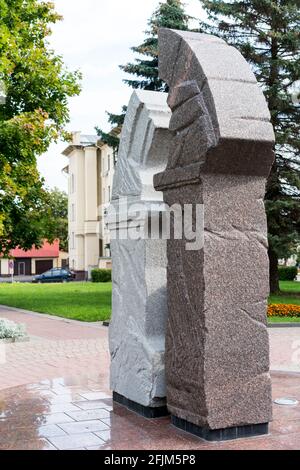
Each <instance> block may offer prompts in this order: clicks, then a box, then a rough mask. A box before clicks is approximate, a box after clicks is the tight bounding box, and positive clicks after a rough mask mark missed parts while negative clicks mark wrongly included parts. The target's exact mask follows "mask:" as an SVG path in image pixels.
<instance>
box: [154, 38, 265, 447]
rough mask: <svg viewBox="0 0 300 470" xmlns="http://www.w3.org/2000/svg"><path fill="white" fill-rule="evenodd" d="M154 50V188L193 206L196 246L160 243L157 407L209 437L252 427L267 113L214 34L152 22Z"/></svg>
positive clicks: (260, 407)
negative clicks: (160, 137) (159, 164)
mask: <svg viewBox="0 0 300 470" xmlns="http://www.w3.org/2000/svg"><path fill="white" fill-rule="evenodd" d="M159 54H160V58H159V72H160V78H161V79H162V80H164V81H165V82H167V83H168V85H169V87H170V93H169V97H168V104H169V106H170V108H171V109H172V118H171V121H170V131H171V132H172V136H173V137H172V143H171V148H170V153H169V159H168V165H167V168H166V170H165V171H163V172H161V173H159V174H157V175H155V178H154V182H155V188H156V189H157V190H158V191H163V193H164V201H165V202H166V203H167V204H168V205H169V206H171V205H172V204H174V203H177V204H180V205H181V207H182V208H183V207H184V205H185V204H193V206H195V205H197V204H201V205H203V208H204V247H203V248H202V249H200V250H199V249H198V250H197V251H187V250H186V240H184V239H183V240H174V239H171V240H170V241H168V248H167V254H168V322H167V333H166V381H167V403H168V408H169V411H170V412H171V414H172V421H173V423H174V424H175V425H176V426H178V427H180V428H182V429H185V430H186V431H189V432H192V433H195V434H197V435H199V436H201V437H204V438H206V439H209V440H219V439H220V440H221V439H231V438H237V437H241V436H247V435H255V434H264V433H266V432H268V422H269V421H270V420H271V417H272V401H271V381H270V375H269V341H268V332H267V326H266V306H267V297H268V291H269V284H268V256H267V224H266V215H265V209H264V201H263V200H264V194H265V184H266V178H267V177H268V174H269V172H270V169H271V166H272V163H273V160H274V153H273V146H274V133H273V129H272V126H271V124H270V114H269V111H268V108H267V105H266V102H265V99H264V96H263V93H262V91H261V90H260V88H259V86H258V84H257V81H256V79H255V76H254V75H253V73H252V72H251V70H250V67H249V65H248V64H247V63H246V61H245V60H244V58H243V57H242V55H241V54H240V53H239V52H238V51H237V50H236V49H235V48H233V47H230V46H228V45H227V44H226V43H225V42H224V41H223V40H221V39H219V38H216V37H213V36H207V35H202V34H197V33H190V32H182V31H173V30H168V29H162V30H160V32H159Z"/></svg>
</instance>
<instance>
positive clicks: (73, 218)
mask: <svg viewBox="0 0 300 470" xmlns="http://www.w3.org/2000/svg"><path fill="white" fill-rule="evenodd" d="M71 214H72V222H75V204H72V212H71Z"/></svg>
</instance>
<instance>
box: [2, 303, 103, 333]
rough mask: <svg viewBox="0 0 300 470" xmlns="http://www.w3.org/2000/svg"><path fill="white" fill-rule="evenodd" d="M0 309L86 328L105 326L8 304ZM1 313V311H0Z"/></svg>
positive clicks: (101, 323) (101, 327)
mask: <svg viewBox="0 0 300 470" xmlns="http://www.w3.org/2000/svg"><path fill="white" fill-rule="evenodd" d="M0 309H3V310H10V311H12V312H18V313H23V314H25V315H31V316H34V317H38V318H41V316H42V317H43V318H47V319H48V320H57V321H62V322H64V323H71V324H73V325H79V326H87V327H88V328H97V329H106V327H104V326H103V322H102V321H101V322H84V321H80V320H72V319H69V318H63V317H57V316H55V315H49V314H47V313H42V312H40V313H39V312H31V311H30V310H24V309H22V308H17V307H10V306H8V305H2V304H1V305H0ZM0 313H1V312H0Z"/></svg>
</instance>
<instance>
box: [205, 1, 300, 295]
mask: <svg viewBox="0 0 300 470" xmlns="http://www.w3.org/2000/svg"><path fill="white" fill-rule="evenodd" d="M202 3H203V6H204V9H205V10H206V11H207V13H208V16H209V22H208V24H206V25H204V26H202V31H205V32H211V33H213V34H217V35H219V36H221V37H223V38H224V39H225V40H226V41H227V42H229V43H231V44H232V45H234V46H235V47H237V48H238V49H239V50H240V51H241V53H242V54H243V55H244V57H245V58H246V60H247V61H248V62H249V63H250V64H251V66H252V67H253V71H254V73H255V74H256V77H257V79H258V81H259V83H260V84H261V86H262V89H263V91H264V93H265V97H266V99H267V102H268V105H269V109H270V113H271V120H272V124H273V126H274V130H275V133H276V148H275V152H276V162H275V164H274V166H273V168H272V171H271V174H270V177H269V179H268V184H267V194H266V209H267V215H268V229H269V242H270V251H271V252H272V258H273V261H274V256H275V257H276V255H277V256H279V257H288V256H289V255H290V254H291V253H293V252H295V250H296V247H297V245H298V244H299V243H300V105H299V103H297V100H295V99H294V100H293V98H292V92H291V90H290V89H291V85H292V84H293V83H294V82H295V81H296V80H299V77H300V9H299V0H247V1H238V0H231V1H224V0H203V2H202ZM271 261H272V260H271ZM271 265H272V266H274V269H275V270H276V269H277V262H276V260H275V262H272V263H271ZM272 274H274V273H272V272H271V275H272ZM271 287H272V283H271Z"/></svg>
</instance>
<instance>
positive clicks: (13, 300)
mask: <svg viewBox="0 0 300 470" xmlns="http://www.w3.org/2000/svg"><path fill="white" fill-rule="evenodd" d="M280 288H281V291H282V293H281V294H280V295H272V296H270V299H269V303H270V304H274V303H278V304H280V303H286V304H296V305H300V282H289V281H284V282H281V283H280ZM111 289H112V286H111V283H110V282H109V283H104V284H96V283H95V284H93V283H91V282H74V283H70V284H13V285H11V284H0V304H2V305H9V306H11V307H18V308H23V309H25V310H32V311H33V312H40V313H48V314H50V315H57V316H59V317H64V318H71V319H74V320H81V321H86V322H93V321H103V320H108V319H109V318H110V315H111ZM287 321H288V322H300V318H282V317H272V318H269V322H287Z"/></svg>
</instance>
